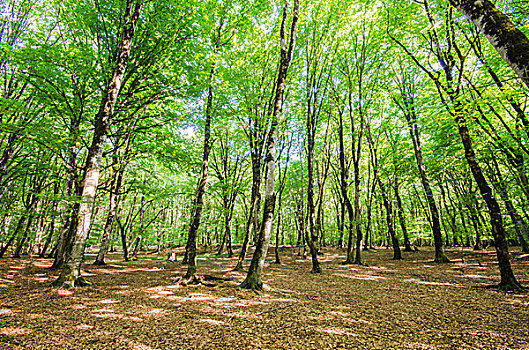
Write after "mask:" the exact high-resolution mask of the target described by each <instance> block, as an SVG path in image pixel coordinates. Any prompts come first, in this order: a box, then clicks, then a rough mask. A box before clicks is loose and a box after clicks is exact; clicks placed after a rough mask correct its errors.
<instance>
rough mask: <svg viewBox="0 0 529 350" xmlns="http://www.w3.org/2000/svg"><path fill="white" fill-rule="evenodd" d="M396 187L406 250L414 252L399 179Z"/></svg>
mask: <svg viewBox="0 0 529 350" xmlns="http://www.w3.org/2000/svg"><path fill="white" fill-rule="evenodd" d="M393 187H394V189H395V199H396V200H397V214H398V216H399V222H400V228H401V229H402V235H403V236H404V251H405V252H412V251H413V249H411V244H410V238H409V237H408V229H407V227H406V217H405V216H404V208H403V207H402V199H401V198H400V193H399V182H398V179H395V184H394V185H393Z"/></svg>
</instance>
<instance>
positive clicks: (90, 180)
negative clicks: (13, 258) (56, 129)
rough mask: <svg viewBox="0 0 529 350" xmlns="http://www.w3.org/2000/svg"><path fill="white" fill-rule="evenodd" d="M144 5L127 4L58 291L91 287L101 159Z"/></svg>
mask: <svg viewBox="0 0 529 350" xmlns="http://www.w3.org/2000/svg"><path fill="white" fill-rule="evenodd" d="M143 4H144V3H143V2H138V3H136V5H135V7H134V8H133V1H132V0H128V1H127V4H126V9H125V14H124V20H123V23H124V24H123V33H122V40H121V47H120V49H119V55H118V57H117V61H116V66H115V68H114V71H113V72H112V77H111V79H110V81H109V84H108V88H107V91H106V92H105V94H104V97H103V100H102V102H101V106H100V108H99V112H98V114H97V116H96V120H95V130H94V136H93V139H92V144H91V146H90V148H89V150H88V155H87V158H86V164H85V167H84V170H85V171H84V179H83V182H82V186H83V189H82V202H81V204H80V206H79V210H78V216H77V229H76V234H75V238H74V242H73V245H72V248H71V251H70V252H69V254H68V258H67V260H66V261H65V263H64V265H63V267H62V270H61V274H60V276H59V278H58V279H57V280H56V281H55V282H54V283H53V285H54V286H56V287H61V286H64V287H74V286H83V285H89V283H88V282H87V281H85V279H84V278H83V277H82V276H81V264H82V262H83V259H84V251H85V247H86V240H87V238H88V230H89V228H90V227H89V226H90V221H91V220H90V219H91V217H92V211H93V201H94V199H95V195H96V190H97V186H98V183H99V177H100V165H101V158H102V156H103V148H104V146H105V142H106V138H107V134H108V132H109V129H110V122H111V119H112V114H113V113H114V107H115V105H116V101H117V98H118V94H119V92H120V90H121V86H122V81H123V76H124V75H125V71H126V69H127V66H128V62H129V56H130V51H131V46H132V40H133V37H134V31H135V29H136V24H137V22H138V18H139V16H140V11H141V8H142V6H143Z"/></svg>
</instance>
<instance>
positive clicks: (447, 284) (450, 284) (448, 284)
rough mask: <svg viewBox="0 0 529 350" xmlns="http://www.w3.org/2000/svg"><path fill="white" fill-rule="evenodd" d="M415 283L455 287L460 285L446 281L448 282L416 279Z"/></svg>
mask: <svg viewBox="0 0 529 350" xmlns="http://www.w3.org/2000/svg"><path fill="white" fill-rule="evenodd" d="M415 283H417V284H424V285H428V286H450V287H457V288H461V287H462V286H461V285H460V284H454V283H448V282H431V281H416V282H415Z"/></svg>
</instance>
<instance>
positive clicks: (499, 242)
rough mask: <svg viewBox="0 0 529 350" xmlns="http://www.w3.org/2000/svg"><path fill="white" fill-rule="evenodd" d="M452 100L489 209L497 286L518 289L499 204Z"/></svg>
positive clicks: (462, 135)
mask: <svg viewBox="0 0 529 350" xmlns="http://www.w3.org/2000/svg"><path fill="white" fill-rule="evenodd" d="M454 102H455V103H454V107H455V112H456V123H457V126H458V130H459V135H460V136H461V140H462V142H463V147H464V149H465V158H466V160H467V163H468V165H469V167H470V170H471V171H472V175H473V176H474V180H475V181H476V183H477V185H478V188H479V191H480V193H481V196H482V197H483V200H484V201H485V203H486V204H487V207H488V209H489V215H490V220H491V226H492V236H493V237H494V247H495V248H496V255H497V256H498V264H499V268H500V276H501V282H500V285H499V287H500V288H501V289H503V290H520V289H522V286H521V285H520V284H519V283H518V281H517V280H516V277H515V276H514V273H513V271H512V267H511V262H510V258H509V248H508V246H507V240H506V235H505V228H504V226H503V218H502V216H501V210H500V206H499V204H498V202H497V201H496V198H494V195H493V193H492V189H491V188H490V186H489V184H488V183H487V180H486V179H485V177H484V176H483V172H482V170H481V167H480V166H479V164H478V161H477V159H476V154H475V152H474V148H473V146H472V139H471V138H470V133H469V131H468V128H467V124H466V120H465V118H464V114H463V108H462V106H460V105H459V103H458V102H457V101H454Z"/></svg>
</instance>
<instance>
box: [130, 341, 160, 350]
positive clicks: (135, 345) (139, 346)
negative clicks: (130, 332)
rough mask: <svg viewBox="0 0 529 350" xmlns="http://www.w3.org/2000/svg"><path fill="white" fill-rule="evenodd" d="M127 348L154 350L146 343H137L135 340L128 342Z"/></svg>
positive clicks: (131, 349) (132, 349)
mask: <svg viewBox="0 0 529 350" xmlns="http://www.w3.org/2000/svg"><path fill="white" fill-rule="evenodd" d="M129 349H130V350H154V348H151V347H150V346H148V345H145V344H142V343H137V342H131V343H129Z"/></svg>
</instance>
